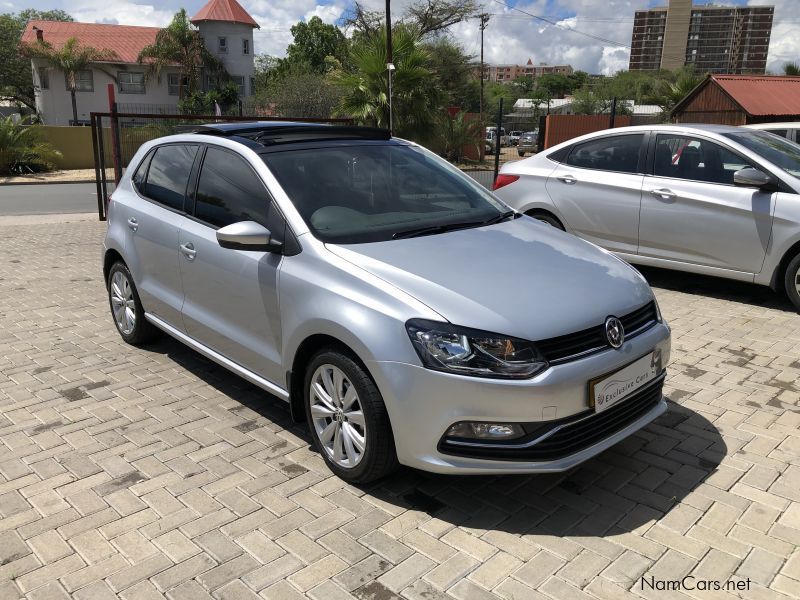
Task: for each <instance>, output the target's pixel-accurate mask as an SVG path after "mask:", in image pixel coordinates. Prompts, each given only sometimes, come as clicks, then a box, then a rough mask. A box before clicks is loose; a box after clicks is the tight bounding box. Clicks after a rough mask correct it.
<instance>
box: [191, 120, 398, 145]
mask: <svg viewBox="0 0 800 600" xmlns="http://www.w3.org/2000/svg"><path fill="white" fill-rule="evenodd" d="M181 129H183V130H184V131H192V132H194V133H198V134H203V135H216V136H222V137H227V138H231V139H237V138H238V140H239V141H242V142H244V143H247V144H248V145H251V144H253V142H255V143H256V144H258V145H260V146H272V145H275V144H296V143H302V142H313V141H317V140H390V139H391V135H389V131H388V130H386V129H378V128H375V127H355V126H350V125H348V126H342V125H328V124H326V123H301V122H297V121H255V122H246V123H240V122H232V123H204V124H202V125H190V126H185V127H182V128H181Z"/></svg>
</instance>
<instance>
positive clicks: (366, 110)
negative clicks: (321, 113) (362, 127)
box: [332, 25, 440, 137]
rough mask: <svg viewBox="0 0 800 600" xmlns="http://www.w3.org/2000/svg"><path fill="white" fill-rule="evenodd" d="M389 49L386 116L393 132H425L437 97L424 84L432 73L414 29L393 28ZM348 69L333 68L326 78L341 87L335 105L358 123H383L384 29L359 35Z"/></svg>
mask: <svg viewBox="0 0 800 600" xmlns="http://www.w3.org/2000/svg"><path fill="white" fill-rule="evenodd" d="M393 29H394V31H393V35H392V47H393V60H394V65H395V67H396V70H395V72H394V75H393V76H392V115H393V127H394V130H395V131H396V132H397V133H398V134H400V135H405V136H409V137H415V136H417V137H418V136H422V135H424V134H425V133H426V131H427V132H429V131H430V129H431V125H432V122H433V119H434V115H435V113H436V111H437V110H438V108H439V106H440V103H439V100H440V99H439V98H438V97H436V96H435V95H433V94H432V93H431V88H430V87H429V86H428V85H426V84H427V82H428V80H429V79H430V77H431V76H432V73H431V71H430V68H429V66H430V63H429V56H428V53H427V52H426V51H425V49H424V48H423V47H422V45H421V44H420V36H419V32H418V31H417V30H416V29H414V28H412V27H407V26H404V25H399V26H397V27H396V28H393ZM352 56H353V65H354V67H355V71H354V72H347V71H344V70H339V71H337V72H335V73H334V74H333V76H332V81H333V82H334V84H335V85H336V86H337V87H339V88H340V89H341V90H342V94H343V96H342V99H341V100H340V102H339V104H338V105H337V107H336V109H335V113H336V114H339V115H341V116H350V117H353V118H355V119H356V120H357V121H359V122H361V123H366V124H369V125H374V126H377V127H388V125H389V94H388V73H387V70H386V30H385V28H384V29H381V30H380V31H379V32H378V33H377V35H374V36H370V37H367V38H363V39H361V40H360V41H359V42H358V43H357V44H356V45H355V46H354V47H353V49H352Z"/></svg>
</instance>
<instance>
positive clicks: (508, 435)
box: [446, 421, 525, 440]
mask: <svg viewBox="0 0 800 600" xmlns="http://www.w3.org/2000/svg"><path fill="white" fill-rule="evenodd" d="M446 435H447V437H458V438H477V439H482V440H509V439H513V438H518V437H521V436H522V435H525V430H524V429H522V427H521V426H520V425H517V424H516V423H473V422H471V421H462V422H461V423H456V424H455V425H452V426H451V427H450V429H448V430H447V434H446Z"/></svg>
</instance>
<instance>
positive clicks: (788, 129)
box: [745, 123, 800, 142]
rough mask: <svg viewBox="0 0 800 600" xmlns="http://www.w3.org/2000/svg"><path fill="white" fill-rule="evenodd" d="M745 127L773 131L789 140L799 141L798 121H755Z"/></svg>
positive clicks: (799, 129)
mask: <svg viewBox="0 0 800 600" xmlns="http://www.w3.org/2000/svg"><path fill="white" fill-rule="evenodd" d="M745 127H747V128H748V129H759V130H761V131H767V132H769V133H774V134H775V135H779V136H781V137H784V138H786V139H787V140H789V141H791V142H800V123H756V124H754V125H745Z"/></svg>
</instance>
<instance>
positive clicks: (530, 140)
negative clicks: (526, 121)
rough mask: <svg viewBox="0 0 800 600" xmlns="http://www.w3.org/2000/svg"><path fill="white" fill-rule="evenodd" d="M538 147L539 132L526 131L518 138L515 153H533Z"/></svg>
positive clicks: (523, 154)
mask: <svg viewBox="0 0 800 600" xmlns="http://www.w3.org/2000/svg"><path fill="white" fill-rule="evenodd" d="M538 149H539V134H538V132H536V131H526V132H525V133H523V134H522V136H520V138H519V144H517V154H519V155H520V156H525V154H535V153H536V152H537V151H538Z"/></svg>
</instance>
